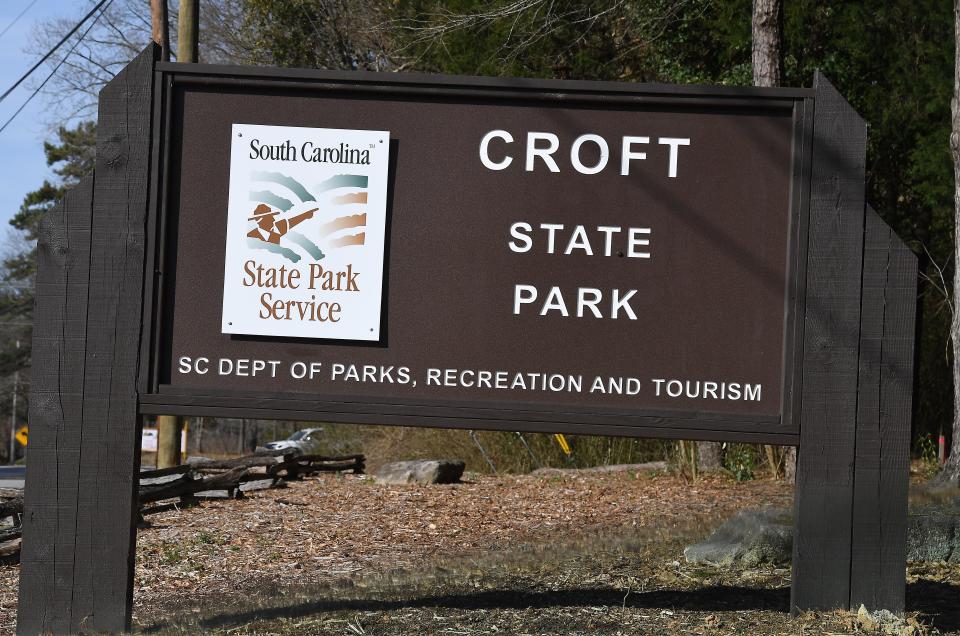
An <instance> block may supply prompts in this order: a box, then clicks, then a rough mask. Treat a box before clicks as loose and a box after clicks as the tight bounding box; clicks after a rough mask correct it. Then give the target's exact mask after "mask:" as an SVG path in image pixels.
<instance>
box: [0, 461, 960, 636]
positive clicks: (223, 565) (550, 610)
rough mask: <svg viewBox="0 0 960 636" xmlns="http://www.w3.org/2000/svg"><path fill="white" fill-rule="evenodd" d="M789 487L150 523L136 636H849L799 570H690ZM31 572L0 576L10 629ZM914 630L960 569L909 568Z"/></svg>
mask: <svg viewBox="0 0 960 636" xmlns="http://www.w3.org/2000/svg"><path fill="white" fill-rule="evenodd" d="M790 498H791V491H790V488H789V487H788V486H786V485H784V484H782V483H778V482H772V481H766V480H757V481H750V482H744V483H739V484H737V483H734V482H733V481H731V480H729V479H727V478H724V477H706V478H702V479H701V480H699V481H698V482H696V483H695V484H691V483H688V482H687V481H685V480H684V479H683V478H681V477H677V476H671V475H663V474H655V473H654V474H650V473H640V474H637V473H631V472H625V473H606V474H602V473H601V474H596V473H593V474H584V473H580V474H565V475H552V476H529V475H528V476H471V477H470V479H469V481H468V482H467V483H463V484H457V485H450V486H430V487H418V486H380V485H376V484H374V483H373V482H372V480H371V479H369V478H367V477H363V476H352V475H344V476H335V475H327V476H320V477H318V478H310V479H307V480H304V481H302V482H293V483H291V484H290V485H289V486H288V487H287V488H283V489H275V490H268V491H260V492H256V493H252V494H250V495H248V496H247V498H246V499H243V500H239V501H229V500H221V501H210V502H204V503H202V504H200V505H198V506H195V507H191V508H186V509H176V508H172V509H169V510H166V511H163V512H159V513H156V514H151V515H148V516H147V524H146V525H145V527H143V528H141V530H140V532H139V533H138V541H137V579H136V588H135V592H134V599H135V609H134V624H135V627H136V629H137V630H138V631H142V632H146V633H171V634H194V633H231V634H350V635H357V636H360V635H364V634H376V635H380V634H383V635H387V634H390V635H393V634H396V635H398V636H400V635H402V636H409V635H411V634H518V635H519V634H531V635H533V634H537V635H540V634H557V635H561V634H564V635H565V634H609V635H614V634H648V633H649V634H673V633H676V634H683V633H686V634H758V635H759V634H800V633H804V634H853V633H863V632H864V630H865V627H869V625H866V626H865V625H863V624H862V623H861V622H859V621H858V620H857V618H856V617H855V615H852V614H848V613H841V612H837V613H833V614H825V615H814V614H806V615H802V616H799V617H791V616H790V614H789V612H788V609H789V581H790V572H789V570H788V569H784V568H774V567H768V568H760V569H756V570H749V571H727V570H722V569H718V568H710V567H704V566H693V565H689V564H687V563H685V562H684V560H683V557H682V551H683V547H684V546H686V545H688V544H689V543H691V542H693V541H695V540H697V539H699V538H701V537H702V536H704V535H705V534H706V533H708V532H709V530H710V529H711V528H712V527H714V526H716V525H717V524H718V523H719V522H720V521H721V520H723V519H724V518H726V517H727V516H729V515H730V514H732V513H733V512H735V511H736V510H739V509H741V508H744V507H757V506H763V505H776V506H788V505H789V504H790ZM17 575H18V568H17V567H16V566H11V565H8V566H0V626H2V628H3V629H4V630H5V631H8V632H12V629H13V626H14V622H15V612H16V585H17ZM909 581H910V583H909V586H908V610H910V612H911V613H910V617H911V618H913V619H914V620H913V626H914V628H915V633H916V634H939V633H960V609H958V601H960V567H957V566H947V565H943V564H927V565H924V566H922V567H912V568H911V571H910V573H909Z"/></svg>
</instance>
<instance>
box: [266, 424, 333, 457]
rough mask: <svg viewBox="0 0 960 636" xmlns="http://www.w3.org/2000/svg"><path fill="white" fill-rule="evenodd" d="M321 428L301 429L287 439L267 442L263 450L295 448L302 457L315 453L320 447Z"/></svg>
mask: <svg viewBox="0 0 960 636" xmlns="http://www.w3.org/2000/svg"><path fill="white" fill-rule="evenodd" d="M321 433H323V429H322V428H302V429H300V430H299V431H297V432H296V433H294V434H293V435H291V436H290V437H288V438H287V439H281V440H277V441H275V442H267V443H266V444H264V445H263V446H264V448H266V449H267V450H286V449H288V448H297V449H300V451H301V452H302V453H303V454H304V455H310V454H314V453H316V452H317V449H318V448H319V447H320V435H321Z"/></svg>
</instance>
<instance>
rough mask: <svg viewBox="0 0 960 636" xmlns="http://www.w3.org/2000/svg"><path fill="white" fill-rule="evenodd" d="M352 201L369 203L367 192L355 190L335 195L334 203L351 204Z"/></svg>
mask: <svg viewBox="0 0 960 636" xmlns="http://www.w3.org/2000/svg"><path fill="white" fill-rule="evenodd" d="M352 203H359V204H361V205H365V204H366V203H367V193H366V192H353V193H351V194H341V195H340V196H338V197H333V204H334V205H350V204H352Z"/></svg>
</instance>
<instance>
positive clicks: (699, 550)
mask: <svg viewBox="0 0 960 636" xmlns="http://www.w3.org/2000/svg"><path fill="white" fill-rule="evenodd" d="M792 551H793V520H792V518H791V516H790V513H789V512H788V511H786V510H781V509H774V508H769V509H764V510H742V511H740V512H738V513H737V514H736V515H734V516H733V517H731V518H730V519H727V520H726V521H725V522H723V524H722V525H721V526H720V527H719V528H717V529H716V530H715V531H714V533H713V534H711V535H710V536H709V537H707V538H706V539H704V540H703V541H701V542H700V543H697V544H696V545H692V546H689V547H688V548H686V549H685V550H684V551H683V556H684V557H685V558H686V559H687V561H688V562H690V563H707V564H710V565H718V566H722V567H743V568H752V567H757V566H758V565H761V564H763V563H772V564H774V565H786V564H788V563H790V557H791V556H792Z"/></svg>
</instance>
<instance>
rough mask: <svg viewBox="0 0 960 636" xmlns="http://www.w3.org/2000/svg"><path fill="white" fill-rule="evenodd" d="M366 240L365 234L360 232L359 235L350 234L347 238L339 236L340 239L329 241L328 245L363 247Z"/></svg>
mask: <svg viewBox="0 0 960 636" xmlns="http://www.w3.org/2000/svg"><path fill="white" fill-rule="evenodd" d="M366 239H367V234H366V232H360V233H359V234H350V235H348V236H341V237H340V238H337V239H333V240H332V241H330V243H329V245H330V246H331V247H346V246H348V245H363V243H364V241H366Z"/></svg>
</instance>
